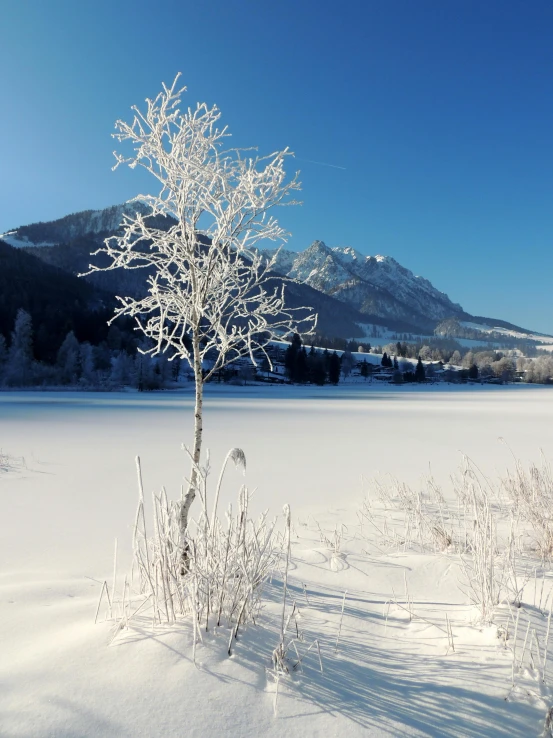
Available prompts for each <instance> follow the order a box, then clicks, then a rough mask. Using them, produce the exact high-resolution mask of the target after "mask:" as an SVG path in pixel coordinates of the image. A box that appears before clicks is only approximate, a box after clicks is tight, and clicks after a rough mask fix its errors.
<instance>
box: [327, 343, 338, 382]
mask: <svg viewBox="0 0 553 738" xmlns="http://www.w3.org/2000/svg"><path fill="white" fill-rule="evenodd" d="M340 369H341V367H340V358H339V356H338V354H337V353H336V351H334V352H333V353H332V354H331V356H330V365H329V371H328V380H329V382H330V383H331V384H338V382H339V381H340Z"/></svg>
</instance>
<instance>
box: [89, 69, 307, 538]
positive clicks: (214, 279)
mask: <svg viewBox="0 0 553 738" xmlns="http://www.w3.org/2000/svg"><path fill="white" fill-rule="evenodd" d="M177 83H178V75H177V77H176V78H175V81H174V82H173V84H172V85H171V86H170V87H167V86H166V85H163V90H162V92H160V93H159V94H158V96H157V97H156V98H155V99H153V100H149V99H148V100H146V108H145V110H139V109H138V107H134V108H133V111H134V117H133V120H132V122H131V123H125V122H124V121H121V120H119V121H117V122H116V131H117V132H116V133H115V134H113V135H114V137H115V138H116V139H117V140H118V141H119V142H130V144H131V146H132V148H133V151H132V153H131V154H130V155H129V156H124V155H122V154H118V153H116V154H115V156H116V160H117V163H116V165H115V166H116V167H117V166H119V165H121V164H128V165H129V166H130V168H131V169H134V168H136V167H142V168H144V169H145V170H146V171H147V172H149V173H150V174H151V175H153V177H154V178H155V179H156V180H157V182H158V186H159V188H160V189H159V193H158V194H157V195H140V196H139V198H137V199H140V200H141V201H143V202H145V203H146V204H148V205H149V206H150V208H151V212H150V215H153V216H167V224H166V225H167V227H166V228H163V229H162V228H159V227H155V225H156V224H157V225H158V226H159V220H160V219H159V217H158V218H155V219H149V218H148V217H145V216H144V215H143V214H142V213H141V212H138V213H137V214H136V215H135V216H130V215H125V216H123V217H124V220H123V223H122V232H121V235H117V236H114V237H112V238H109V239H107V240H106V242H105V245H104V247H103V248H101V249H100V251H102V252H104V254H106V255H107V256H108V257H109V259H110V263H109V265H108V266H107V267H105V269H117V268H125V269H139V268H141V267H148V268H150V269H151V270H152V272H153V273H152V274H151V275H150V276H149V277H148V287H147V294H145V295H144V296H142V297H140V298H134V297H123V298H121V297H120V298H119V300H120V302H121V306H120V307H119V308H118V309H117V310H116V313H115V317H117V316H120V315H129V316H132V317H134V318H135V319H136V321H137V327H138V328H139V329H140V330H141V331H143V332H144V334H145V335H146V336H147V337H148V338H149V339H151V340H152V342H153V346H152V348H151V349H146V352H147V353H152V354H155V353H159V352H162V351H168V352H169V353H170V358H171V357H174V356H179V357H181V358H182V359H185V360H186V361H187V362H188V363H189V364H190V367H191V368H192V370H193V372H194V379H195V388H196V393H195V410H194V436H193V444H192V448H191V457H192V471H191V475H190V479H189V485H188V490H187V492H186V494H185V496H184V499H183V503H182V505H181V532H182V533H184V532H185V531H186V528H187V523H188V512H189V509H190V505H191V504H192V502H193V500H194V498H195V495H196V488H197V482H198V479H197V473H198V472H197V469H198V467H197V465H198V463H199V461H200V453H201V447H202V431H203V410H202V405H203V390H204V384H205V382H206V381H208V380H209V379H210V378H211V377H212V376H213V375H214V374H215V373H216V372H218V371H219V370H220V369H222V368H223V367H224V366H226V365H228V364H230V363H232V362H235V361H237V360H239V359H241V358H243V357H249V359H250V360H251V362H252V363H253V364H254V365H256V364H257V363H258V360H259V357H260V356H261V357H262V356H263V355H265V357H266V358H267V359H268V360H269V362H270V357H269V356H268V355H267V353H266V351H265V347H266V346H267V344H268V343H269V341H270V340H272V339H273V338H275V337H277V336H278V337H282V336H283V335H287V334H290V333H291V332H292V330H293V328H294V327H295V325H296V323H297V322H298V318H299V317H300V316H301V317H303V318H304V324H303V326H302V328H303V331H304V332H305V331H306V325H307V326H309V325H311V324H312V323H313V322H314V316H311V315H308V311H307V310H303V311H302V312H301V313H300V314H298V313H297V312H295V311H294V310H291V309H287V308H286V306H285V302H284V288H283V286H282V284H283V283H282V282H280V283H279V284H276V285H275V283H274V281H271V277H270V274H269V270H270V269H271V267H272V266H273V264H274V260H272V261H269V262H268V263H267V260H266V259H265V258H263V256H262V255H261V254H260V253H259V252H258V251H257V249H256V246H257V245H258V244H260V243H261V242H264V241H267V240H271V241H277V242H280V243H283V242H285V240H286V237H287V235H288V234H287V233H286V231H285V230H284V229H283V228H282V227H281V226H280V225H279V224H278V222H277V220H276V219H275V218H274V217H273V216H272V215H271V214H270V211H271V210H272V209H273V208H274V207H275V206H278V205H285V204H288V205H289V204H294V201H293V200H292V199H291V195H292V193H293V192H294V191H295V190H297V189H299V182H298V178H297V174H296V175H295V176H293V177H292V178H288V177H287V175H286V172H285V166H284V165H285V161H286V159H287V158H288V157H289V156H290V155H291V153H290V152H289V151H288V150H287V149H285V150H283V151H278V152H276V153H273V154H271V155H269V156H266V157H259V156H257V155H255V156H253V155H252V156H249V155H247V154H246V153H245V152H244V150H240V149H236V148H225V144H226V140H227V138H228V136H229V134H228V132H227V129H226V128H223V129H218V128H217V125H218V121H219V118H220V112H219V110H218V109H217V107H216V106H213V107H208V106H207V105H206V104H205V103H202V104H197V105H196V107H195V108H193V109H192V108H189V109H188V110H187V111H185V112H181V110H180V103H181V95H182V93H183V92H184V91H185V89H186V88H184V87H183V88H180V89H179V88H178V84H177ZM171 219H173V220H171ZM96 253H98V252H96ZM91 270H92V271H97V270H98V267H94V266H91ZM102 270H104V268H102Z"/></svg>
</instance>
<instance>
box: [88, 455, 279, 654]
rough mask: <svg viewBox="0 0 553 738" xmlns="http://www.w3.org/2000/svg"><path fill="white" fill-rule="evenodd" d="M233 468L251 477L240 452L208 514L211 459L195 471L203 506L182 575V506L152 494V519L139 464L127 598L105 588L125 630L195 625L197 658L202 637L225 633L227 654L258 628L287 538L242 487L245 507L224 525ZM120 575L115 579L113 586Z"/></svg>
mask: <svg viewBox="0 0 553 738" xmlns="http://www.w3.org/2000/svg"><path fill="white" fill-rule="evenodd" d="M229 462H232V463H234V465H235V466H236V467H237V468H238V469H243V470H245V464H246V459H245V456H244V453H243V452H242V451H241V449H238V448H234V449H232V450H231V451H229V453H228V454H227V456H226V458H225V461H224V463H223V467H222V469H221V473H220V475H219V478H218V482H217V485H216V487H215V490H214V493H213V503H212V507H211V510H209V509H208V490H209V485H208V479H209V477H210V465H209V457H208V459H207V461H206V464H205V465H204V466H202V467H198V468H197V470H196V472H197V473H196V479H197V480H198V487H197V490H196V493H197V495H198V497H199V498H200V500H201V505H202V508H201V511H200V514H199V516H198V517H197V519H191V520H190V524H189V526H188V530H187V534H186V539H185V545H186V550H187V566H186V567H185V568H183V562H182V556H181V538H180V504H179V503H178V502H175V501H171V500H169V498H168V496H167V493H166V491H165V489H164V488H162V489H161V491H160V492H159V493H158V494H156V493H154V494H153V497H152V505H153V515H152V519H151V520H149V521H148V520H147V516H146V510H145V500H144V492H143V487H142V474H141V467H140V460H139V458H138V457H137V472H138V483H139V502H138V508H137V512H136V518H135V524H134V533H133V566H132V571H131V574H130V576H128V577H126V578H125V580H124V583H123V590H122V593H121V595H120V596H118V595H117V593H115V595H114V592H115V585H114V586H112V588H111V589H112V594H111V597H110V593H109V588H108V586H107V583H106V584H104V587H103V589H102V595H101V599H100V603H99V605H98V611H100V607H101V605H102V602H103V601H104V600H105V602H104V604H105V605H107V607H108V617H109V618H111V619H114V620H116V622H117V623H118V627H119V628H122V627H128V625H129V624H132V622H133V620H134V619H135V618H138V617H140V618H141V619H142V618H144V617H145V616H148V617H149V618H151V622H152V624H153V625H154V626H155V625H161V624H170V623H175V622H177V621H183V620H184V621H188V622H189V623H190V624H191V627H192V632H193V643H194V654H195V649H196V644H197V642H198V641H201V640H202V633H203V632H206V631H209V630H213V629H220V628H226V629H227V637H228V652H229V654H230V653H231V651H232V643H233V640H234V639H235V638H236V637H237V635H238V632H239V629H241V628H244V627H246V625H248V624H249V623H252V622H255V620H256V617H257V615H258V613H259V610H260V608H261V601H262V594H263V586H264V584H265V582H266V581H267V579H268V577H269V576H270V575H271V573H272V572H273V570H274V569H275V567H277V565H278V564H279V562H280V561H281V557H282V536H279V535H277V533H276V531H275V526H276V519H274V520H272V521H270V520H269V519H268V517H267V513H264V514H262V515H260V516H259V517H258V518H257V519H256V520H254V519H252V518H251V517H249V513H248V507H249V501H250V493H249V492H248V489H247V488H246V487H245V486H242V487H241V488H240V491H239V495H238V505H237V508H236V511H235V512H233V510H232V508H230V507H229V509H228V511H227V512H226V515H225V519H224V520H221V519H220V517H219V515H218V502H219V493H220V489H221V484H222V480H223V476H224V472H225V469H226V467H227V465H228V463H229ZM115 577H116V575H115V574H114V582H115Z"/></svg>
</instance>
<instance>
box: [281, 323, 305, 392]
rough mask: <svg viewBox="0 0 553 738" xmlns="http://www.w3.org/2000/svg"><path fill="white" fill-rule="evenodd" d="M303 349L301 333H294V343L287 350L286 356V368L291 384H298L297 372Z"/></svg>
mask: <svg viewBox="0 0 553 738" xmlns="http://www.w3.org/2000/svg"><path fill="white" fill-rule="evenodd" d="M300 349H301V337H300V335H299V333H294V335H293V336H292V342H291V343H290V345H289V346H288V348H287V349H286V353H285V354H284V368H285V369H286V375H287V377H288V379H289V380H290V381H291V382H297V381H298V379H297V376H296V370H297V360H298V353H299V351H300Z"/></svg>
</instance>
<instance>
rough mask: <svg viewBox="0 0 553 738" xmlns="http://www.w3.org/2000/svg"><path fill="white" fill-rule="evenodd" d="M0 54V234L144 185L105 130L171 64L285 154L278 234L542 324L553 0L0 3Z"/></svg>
mask: <svg viewBox="0 0 553 738" xmlns="http://www.w3.org/2000/svg"><path fill="white" fill-rule="evenodd" d="M0 70H1V71H0V232H3V231H6V230H8V229H9V228H13V227H16V226H19V225H23V224H27V223H31V222H36V221H39V220H43V221H45V220H52V219H55V218H58V217H61V216H63V215H66V214H68V213H71V212H76V211H78V210H84V209H96V208H102V207H106V206H108V205H112V204H117V203H119V202H123V201H124V200H127V199H129V198H130V197H132V196H134V195H135V194H137V193H138V192H140V191H148V190H149V189H151V188H152V187H153V185H154V183H153V181H152V183H149V182H148V180H147V179H146V178H145V175H138V174H137V173H136V172H131V171H129V170H126V171H123V170H122V169H119V170H117V171H116V172H112V171H111V166H112V163H113V160H112V154H111V152H112V150H113V148H114V146H115V144H114V142H113V140H112V139H111V138H110V133H111V132H112V131H113V124H114V122H115V120H116V119H117V118H121V117H123V118H128V117H130V112H129V108H130V106H131V105H132V104H136V103H138V104H140V103H141V102H142V101H143V100H144V98H146V97H152V96H155V95H156V94H157V92H158V91H159V89H160V87H161V81H162V80H163V81H166V82H170V81H172V79H173V77H174V75H175V73H176V72H177V71H181V72H182V73H183V82H184V83H185V84H186V85H187V86H188V89H189V92H188V93H187V95H186V97H185V102H186V103H187V104H191V105H193V104H195V103H196V101H202V102H203V101H205V102H208V103H216V104H217V105H218V106H219V107H220V109H221V110H222V112H223V120H224V122H225V123H227V124H228V125H229V128H230V130H231V132H232V133H233V135H234V142H235V143H236V144H237V145H244V146H248V145H256V146H258V147H259V149H260V151H261V152H262V153H263V152H264V153H269V151H271V150H274V149H276V148H283V147H284V146H290V147H291V148H292V149H293V150H294V151H295V153H296V156H297V160H296V165H297V168H298V169H300V170H301V179H302V182H303V192H302V194H301V197H302V200H303V201H304V204H303V206H302V207H301V208H287V209H282V210H281V211H280V213H279V218H280V221H281V223H283V225H285V226H286V227H287V228H288V229H289V230H290V231H292V234H293V235H292V238H291V240H290V242H289V247H290V248H292V249H294V250H302V249H304V248H305V247H306V246H308V245H309V244H310V243H311V242H312V241H314V240H315V239H321V240H323V241H325V242H326V243H327V244H328V245H329V246H338V245H349V246H353V247H354V248H356V249H358V250H359V251H361V252H363V253H365V254H378V253H380V254H388V255H390V256H393V257H394V258H396V259H397V260H398V261H399V262H400V263H401V264H403V265H404V266H406V267H408V268H410V269H412V270H413V271H414V272H415V273H416V274H420V275H423V276H425V277H427V278H428V279H430V280H431V281H432V282H433V284H434V285H435V286H436V287H438V288H439V289H441V290H443V291H444V292H447V293H448V294H449V296H450V297H451V298H452V299H453V300H454V301H456V302H460V303H461V304H462V305H463V307H464V308H465V309H466V310H468V311H469V312H471V313H473V314H477V315H487V316H493V317H497V318H502V319H504V320H510V321H512V322H515V323H518V324H521V325H523V326H525V327H529V328H533V329H535V330H541V331H544V332H549V333H552V332H553V289H552V283H553V249H552V246H553V243H552V242H553V238H552V236H553V148H552V134H553V94H552V93H553V2H551V0H530V1H529V2H528V1H527V0H520V1H518V2H513V1H512V0H498V1H496V0H404V1H400V0H361V1H359V2H351V1H349V0H341V1H340V2H338V1H335V2H324V0H318V1H317V2H316V1H315V0H279V2H263V0H255V1H254V0H252V1H246V0H244V1H240V0H234V1H233V0H214V1H210V0H203V1H201V2H200V1H199V0H197V1H196V2H188V1H187V0H177V1H167V0H158V2H144V1H143V0H134V1H133V2H128V1H127V0H117V2H115V1H113V0H95V2H92V1H90V0H79V1H78V2H75V0H49V1H48V2H43V1H42V0H40V1H39V0H34V1H33V0H0ZM307 160H312V161H317V162H325V163H328V164H333V165H335V166H334V167H329V166H322V165H319V164H313V163H310V162H309V161H307ZM336 167H343V168H336Z"/></svg>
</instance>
